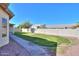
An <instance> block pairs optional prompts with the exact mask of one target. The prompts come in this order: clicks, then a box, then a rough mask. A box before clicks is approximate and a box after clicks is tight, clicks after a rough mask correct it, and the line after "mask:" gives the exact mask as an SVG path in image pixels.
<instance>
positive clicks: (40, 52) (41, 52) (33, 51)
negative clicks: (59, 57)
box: [10, 34, 55, 56]
mask: <svg viewBox="0 0 79 59" xmlns="http://www.w3.org/2000/svg"><path fill="white" fill-rule="evenodd" d="M10 38H11V39H13V40H15V41H16V42H17V43H18V44H20V45H21V46H22V47H24V48H25V49H26V50H27V51H28V52H29V53H30V55H31V56H51V54H50V53H49V51H48V50H47V49H44V48H43V47H41V46H38V45H36V44H33V43H32V42H29V41H26V40H24V39H22V38H19V37H17V36H14V35H12V34H10ZM52 55H55V54H54V53H52Z"/></svg>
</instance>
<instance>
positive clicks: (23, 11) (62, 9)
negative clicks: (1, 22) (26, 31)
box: [9, 3, 79, 26]
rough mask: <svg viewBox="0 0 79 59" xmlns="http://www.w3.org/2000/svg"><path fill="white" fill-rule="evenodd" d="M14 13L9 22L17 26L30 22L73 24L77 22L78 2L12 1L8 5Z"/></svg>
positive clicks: (78, 20)
mask: <svg viewBox="0 0 79 59" xmlns="http://www.w3.org/2000/svg"><path fill="white" fill-rule="evenodd" d="M9 9H10V10H11V11H12V12H13V13H14V15H15V16H14V17H13V18H12V19H11V20H10V23H13V24H15V26H18V25H19V24H20V23H22V22H25V21H30V22H31V23H32V24H75V23H77V22H79V4H77V3H75V4H73V3H71V4H68V3H50V4H49V3H36V4H35V3H16V4H15V3H14V4H10V5H9Z"/></svg>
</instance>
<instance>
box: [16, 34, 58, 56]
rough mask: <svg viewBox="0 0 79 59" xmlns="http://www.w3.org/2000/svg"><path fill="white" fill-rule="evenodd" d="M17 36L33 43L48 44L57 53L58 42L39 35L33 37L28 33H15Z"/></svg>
mask: <svg viewBox="0 0 79 59" xmlns="http://www.w3.org/2000/svg"><path fill="white" fill-rule="evenodd" d="M15 35H16V36H18V37H20V38H23V39H24V40H28V41H31V42H32V43H35V44H38V45H40V46H46V47H48V48H49V49H51V50H52V51H53V53H54V54H55V55H56V49H57V43H56V42H51V41H48V40H46V39H43V38H39V37H31V36H28V35H22V34H20V33H15Z"/></svg>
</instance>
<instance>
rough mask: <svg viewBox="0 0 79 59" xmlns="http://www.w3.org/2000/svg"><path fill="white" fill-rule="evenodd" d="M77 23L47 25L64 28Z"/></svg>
mask: <svg viewBox="0 0 79 59" xmlns="http://www.w3.org/2000/svg"><path fill="white" fill-rule="evenodd" d="M75 25H76V24H51V25H46V27H47V28H64V27H73V26H75Z"/></svg>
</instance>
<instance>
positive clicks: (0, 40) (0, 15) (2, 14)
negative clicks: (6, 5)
mask: <svg viewBox="0 0 79 59" xmlns="http://www.w3.org/2000/svg"><path fill="white" fill-rule="evenodd" d="M2 18H5V19H6V20H7V36H6V37H4V38H3V37H2V32H4V31H5V30H3V29H2ZM8 43H9V15H8V14H7V13H6V12H4V11H3V10H2V8H1V7H0V47H1V46H3V45H6V44H8Z"/></svg>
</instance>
